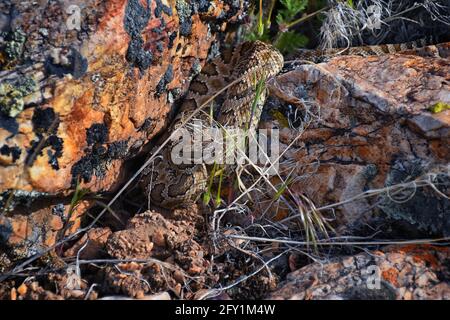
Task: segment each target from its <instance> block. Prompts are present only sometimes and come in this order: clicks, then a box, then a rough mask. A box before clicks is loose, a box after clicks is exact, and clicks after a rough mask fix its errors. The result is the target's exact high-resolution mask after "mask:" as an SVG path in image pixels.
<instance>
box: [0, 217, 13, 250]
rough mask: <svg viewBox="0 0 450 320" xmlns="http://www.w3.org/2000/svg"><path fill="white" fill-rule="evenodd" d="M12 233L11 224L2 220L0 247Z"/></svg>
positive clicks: (0, 225) (6, 220)
mask: <svg viewBox="0 0 450 320" xmlns="http://www.w3.org/2000/svg"><path fill="white" fill-rule="evenodd" d="M12 232H13V228H12V225H11V222H10V221H9V220H8V219H3V223H1V224H0V245H5V244H6V243H7V242H8V240H9V237H10V236H11V234H12Z"/></svg>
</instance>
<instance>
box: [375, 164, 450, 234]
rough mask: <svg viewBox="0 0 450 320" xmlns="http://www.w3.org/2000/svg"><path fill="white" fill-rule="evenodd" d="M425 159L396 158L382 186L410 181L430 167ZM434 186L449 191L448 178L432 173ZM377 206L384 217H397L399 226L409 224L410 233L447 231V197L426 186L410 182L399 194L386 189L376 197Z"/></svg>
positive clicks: (449, 217) (449, 229) (449, 210)
mask: <svg viewBox="0 0 450 320" xmlns="http://www.w3.org/2000/svg"><path fill="white" fill-rule="evenodd" d="M430 169H431V168H429V167H428V165H427V164H426V162H425V161H422V160H419V159H414V160H406V159H401V158H399V159H397V160H396V161H395V162H394V164H393V165H392V167H391V170H390V172H389V174H388V177H387V179H386V186H388V187H389V186H394V185H397V184H400V183H406V182H411V181H413V180H414V179H416V178H418V177H421V176H422V175H424V174H426V173H427V172H429V171H430ZM433 182H434V183H435V186H436V188H438V189H439V191H440V192H441V193H442V194H448V193H449V192H450V178H449V177H448V175H446V174H444V173H441V174H436V177H435V181H433ZM380 200H381V201H380V202H379V207H380V209H381V210H382V211H383V212H384V213H386V214H387V215H388V217H390V218H392V219H394V220H397V221H400V222H401V223H403V226H406V224H409V228H408V229H410V230H408V232H409V233H410V234H414V232H417V231H425V232H426V233H427V234H428V235H430V234H431V235H444V236H448V235H450V200H448V199H447V198H445V197H443V196H442V195H440V194H438V193H437V192H435V191H434V189H432V188H430V187H423V188H417V187H415V186H413V185H411V187H410V189H409V190H408V189H407V190H405V191H404V192H403V193H402V194H401V196H399V195H395V194H394V195H391V194H390V193H387V194H385V195H383V196H382V197H381V199H380Z"/></svg>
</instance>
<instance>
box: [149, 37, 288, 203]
mask: <svg viewBox="0 0 450 320" xmlns="http://www.w3.org/2000/svg"><path fill="white" fill-rule="evenodd" d="M283 61H284V60H283V56H282V55H281V53H280V52H279V51H278V50H276V49H275V48H273V47H272V46H271V45H269V44H266V43H263V42H260V41H255V42H244V43H242V44H241V45H239V46H237V47H236V49H235V50H233V51H232V52H227V51H225V52H223V53H222V55H221V56H220V57H218V58H217V59H214V60H213V61H211V62H210V63H207V64H206V65H205V66H204V67H203V69H202V71H201V72H200V73H199V74H198V75H197V77H196V78H195V79H194V80H193V81H192V82H191V84H190V87H189V92H188V94H187V96H186V98H185V100H184V102H183V104H182V106H181V108H180V111H179V113H178V115H177V116H176V118H175V120H174V122H173V124H172V126H171V127H170V128H169V130H168V132H169V133H172V132H174V131H175V130H177V129H179V128H181V127H183V126H188V125H189V123H185V122H186V121H185V120H186V119H187V118H188V117H189V116H190V115H191V114H192V113H193V112H195V111H196V110H197V109H198V108H201V107H205V109H204V112H198V114H197V115H196V117H195V118H196V121H200V122H201V123H202V126H204V127H206V126H209V125H210V124H211V116H210V112H209V110H212V111H213V112H212V114H213V118H214V120H215V121H216V122H217V123H218V124H219V125H221V126H223V127H232V128H240V129H245V128H249V129H254V128H256V126H257V125H258V122H259V118H260V115H261V112H262V107H263V105H264V101H265V97H266V92H265V90H263V92H261V94H259V95H258V96H257V95H256V91H257V90H256V87H257V84H258V83H259V82H260V81H261V80H264V79H267V78H269V77H272V76H275V75H276V74H278V73H279V72H280V71H281V69H282V68H283V63H284V62H283ZM230 84H231V86H229V87H228V89H226V90H225V91H224V92H223V93H222V94H220V95H218V96H217V97H214V99H213V106H212V107H211V106H203V105H204V104H205V102H207V101H208V100H209V99H210V98H212V97H213V95H215V93H217V92H218V91H219V90H221V89H223V88H224V87H226V86H227V85H230ZM255 99H256V100H257V101H256V107H255V104H254V102H255ZM208 107H209V108H208ZM211 108H212V109H211ZM185 142H186V141H185ZM191 142H192V141H191ZM175 146H176V141H175V142H174V141H169V142H168V143H167V144H166V145H165V147H164V148H163V149H162V150H161V156H160V157H157V158H156V159H155V161H154V162H153V164H152V165H150V166H149V170H147V171H146V172H145V173H144V176H143V177H142V179H141V183H142V186H143V187H144V188H145V190H146V193H147V194H148V196H149V200H150V202H151V203H153V204H156V205H158V206H160V207H164V208H176V207H180V206H186V205H189V204H192V203H194V202H196V201H197V200H198V198H199V197H200V195H201V194H202V193H203V192H204V191H205V188H206V184H207V181H208V168H207V166H206V165H205V164H203V163H193V164H175V163H174V161H173V160H174V159H173V157H172V153H173V151H174V147H175ZM155 151H156V148H155V149H154V150H153V152H152V153H154V152H155Z"/></svg>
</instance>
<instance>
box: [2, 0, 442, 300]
mask: <svg viewBox="0 0 450 320" xmlns="http://www.w3.org/2000/svg"><path fill="white" fill-rule="evenodd" d="M74 3H75V4H76V5H78V6H79V8H80V9H81V11H80V14H81V16H80V17H81V19H80V21H81V25H80V27H79V28H72V27H71V23H72V22H73V20H72V19H74V16H73V11H72V10H69V9H68V5H67V6H66V4H65V2H53V1H48V2H39V1H38V2H32V1H3V2H2V3H1V4H0V28H1V31H2V35H1V40H2V42H1V45H0V66H1V69H0V80H1V84H0V111H1V112H0V192H2V193H1V195H0V202H1V205H2V207H3V208H7V210H3V211H2V214H1V215H0V298H2V299H117V298H124V297H129V298H139V299H206V298H210V299H449V298H450V270H449V266H450V252H449V246H448V243H449V238H448V237H449V236H450V200H449V197H450V178H449V174H450V169H449V159H450V148H449V145H450V144H449V142H450V109H449V107H448V106H449V104H450V64H449V55H450V43H443V44H441V45H439V46H437V47H435V46H430V47H427V48H425V49H423V50H420V51H419V52H410V53H409V54H390V55H385V56H379V57H356V56H343V57H336V58H333V59H332V60H330V61H328V62H325V63H321V64H318V65H313V64H299V63H295V62H294V63H287V64H286V66H285V69H284V70H283V72H282V73H281V74H280V75H278V76H277V77H275V78H274V79H271V80H270V81H269V82H268V84H267V87H268V89H269V91H270V96H269V98H268V100H267V102H266V105H265V111H264V114H263V120H262V121H261V124H260V127H261V128H265V129H279V133H280V135H279V138H280V142H281V146H280V154H282V156H281V157H280V159H279V169H278V172H277V173H278V174H277V175H275V176H272V177H270V178H268V179H267V180H264V179H262V180H261V181H260V182H258V181H257V180H256V179H255V176H254V175H253V176H252V175H249V176H248V177H243V180H242V183H244V184H246V185H247V186H248V185H250V184H253V183H255V186H256V187H254V188H252V190H251V191H250V192H249V193H248V195H247V196H246V197H243V198H242V199H241V200H240V201H237V200H236V198H237V192H239V191H242V189H241V190H238V189H237V188H233V183H232V182H230V181H228V180H231V179H225V180H226V183H225V184H224V185H226V186H228V187H227V188H224V189H226V190H223V191H222V194H221V195H222V198H223V199H227V201H230V202H233V204H234V206H232V207H231V209H229V210H228V211H225V210H223V207H218V208H214V206H210V205H198V206H191V207H188V208H184V209H179V210H174V211H167V210H163V209H160V208H156V207H150V208H148V204H147V201H146V200H145V197H144V195H143V192H142V190H139V188H138V187H136V186H135V184H132V185H131V187H130V188H129V189H128V190H127V192H125V193H124V194H123V195H122V196H121V197H120V198H119V199H118V201H116V202H115V203H114V204H113V205H112V206H111V208H110V210H109V211H106V213H105V214H104V215H102V216H101V217H99V212H101V211H102V209H103V208H104V204H105V203H107V202H108V201H109V200H110V199H111V197H112V196H113V195H114V192H115V191H117V188H118V187H119V186H121V185H123V183H124V182H126V181H127V179H128V178H129V177H130V176H131V175H132V174H133V173H134V172H136V170H137V168H139V165H141V164H142V162H143V161H142V159H141V158H142V157H143V156H145V154H146V152H148V150H149V149H150V146H151V145H152V138H154V137H156V136H157V135H158V133H160V132H161V131H162V130H163V129H164V127H165V126H166V125H167V122H169V120H170V117H171V115H172V113H173V110H175V107H176V105H177V104H178V103H179V101H180V99H181V98H182V96H183V94H184V93H185V92H186V90H187V88H188V85H189V82H190V80H191V79H192V78H193V77H194V76H195V74H196V73H198V72H199V70H200V69H201V67H202V65H203V64H204V62H205V61H206V59H207V58H208V55H212V54H214V53H215V52H216V51H218V50H219V49H220V46H226V45H227V44H230V42H231V43H232V42H233V39H236V37H238V35H236V33H233V32H230V33H228V36H224V34H227V33H226V32H225V31H227V30H229V29H232V27H233V26H235V25H237V24H240V23H242V22H243V20H245V19H244V17H245V14H244V13H245V11H246V9H247V8H246V3H245V1H244V2H239V1H219V0H217V1H216V0H212V1H198V2H191V3H189V2H185V1H175V2H173V3H172V5H169V3H168V2H166V1H163V0H161V1H137V0H129V1H125V0H108V1H100V2H97V1H79V2H76V1H75V2H74ZM70 4H73V1H71V3H70ZM72 9H73V8H72ZM36 13H38V14H36ZM68 21H69V23H68ZM75 22H76V20H75ZM230 39H231V40H230ZM271 186H274V187H275V189H271ZM75 189H76V190H77V192H75V195H74V193H73V191H74V190H75ZM11 190H14V192H13V193H11ZM84 190H88V191H86V192H85V191H84ZM280 190H282V191H283V192H280ZM233 200H235V201H233ZM308 219H309V220H308ZM305 221H306V222H305Z"/></svg>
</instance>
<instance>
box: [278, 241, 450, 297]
mask: <svg viewBox="0 0 450 320" xmlns="http://www.w3.org/2000/svg"><path fill="white" fill-rule="evenodd" d="M449 261H450V250H449V248H446V247H433V246H414V245H410V246H404V247H390V248H385V249H384V250H378V251H374V252H371V253H360V254H358V255H355V256H347V257H341V258H335V259H332V260H331V261H328V262H326V263H319V262H317V263H313V264H310V265H307V266H306V267H303V268H301V269H299V270H296V271H294V272H292V273H290V274H289V275H288V276H287V278H286V281H285V282H283V283H281V284H280V286H279V288H278V290H276V291H275V292H273V293H272V294H271V295H270V296H269V298H270V299H293V300H303V299H307V300H309V299H319V300H320V299H333V300H334V299H337V300H347V299H349V300H354V299H357V300H359V299H362V300H371V299H377V300H393V299H404V300H411V299H444V300H448V299H450V285H449V282H448V280H449V279H450V269H449V264H448V262H449Z"/></svg>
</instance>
